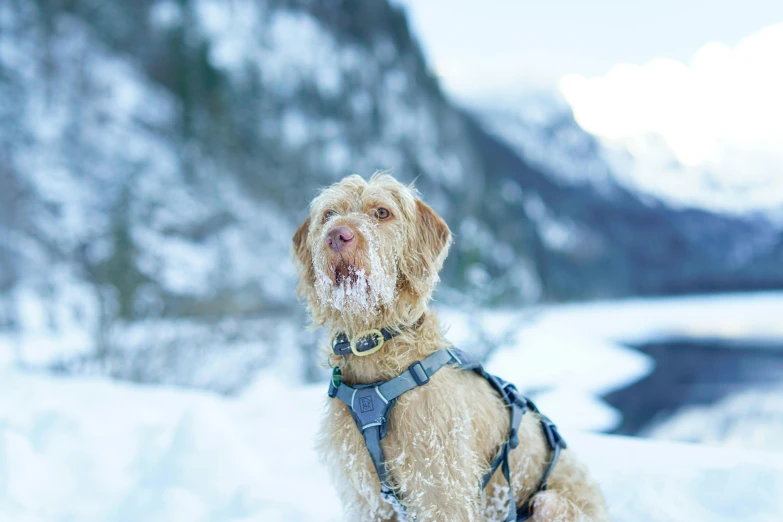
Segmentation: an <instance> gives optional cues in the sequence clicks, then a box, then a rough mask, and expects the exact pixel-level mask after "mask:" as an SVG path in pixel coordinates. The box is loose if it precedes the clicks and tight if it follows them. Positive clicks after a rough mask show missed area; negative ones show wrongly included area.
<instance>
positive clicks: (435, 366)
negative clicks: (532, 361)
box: [329, 329, 566, 522]
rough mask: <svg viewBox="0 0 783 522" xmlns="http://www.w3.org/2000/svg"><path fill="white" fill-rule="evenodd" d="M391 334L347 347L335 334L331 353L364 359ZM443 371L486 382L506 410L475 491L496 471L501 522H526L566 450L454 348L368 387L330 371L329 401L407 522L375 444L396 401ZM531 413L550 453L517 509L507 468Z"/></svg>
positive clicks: (553, 431)
mask: <svg viewBox="0 0 783 522" xmlns="http://www.w3.org/2000/svg"><path fill="white" fill-rule="evenodd" d="M396 334H397V332H394V331H391V330H387V329H381V330H371V331H369V332H364V333H363V334H361V335H360V336H358V337H357V339H356V340H355V341H350V340H349V339H348V338H347V336H346V335H345V334H338V335H337V337H336V338H335V340H334V343H333V345H332V351H333V352H334V353H335V354H336V355H342V356H345V355H346V354H347V353H353V354H355V355H358V356H364V355H368V354H370V353H375V352H376V351H378V350H379V349H380V348H381V346H383V344H384V342H386V341H388V340H389V339H391V338H392V337H393V336H394V335H396ZM446 365H451V366H452V367H453V368H457V369H460V370H464V371H473V372H475V373H477V374H478V375H480V376H481V377H483V378H484V379H486V381H487V382H488V383H489V384H490V385H491V386H492V388H494V389H495V391H497V392H498V394H500V396H501V397H502V398H503V401H504V402H505V403H506V404H507V405H508V407H509V410H510V430H509V435H508V439H507V440H506V442H504V443H503V445H502V446H501V447H500V450H499V451H498V454H497V456H496V457H495V458H494V459H493V460H492V463H491V465H490V469H489V471H488V472H487V473H486V474H485V475H484V477H483V479H482V481H481V489H482V490H483V489H485V488H486V487H487V484H488V483H489V481H490V479H491V478H492V476H493V475H494V474H495V472H496V471H497V470H498V468H501V471H502V473H503V477H504V478H505V479H506V482H507V483H508V487H509V497H510V499H511V501H510V507H509V513H508V516H507V517H506V519H505V522H515V521H516V522H521V521H524V520H528V519H529V518H530V517H531V516H532V514H533V505H532V500H533V497H534V496H535V495H536V494H537V493H540V492H541V491H545V490H546V488H547V478H549V475H550V473H552V470H553V469H554V467H555V464H557V459H558V457H559V456H560V452H561V450H563V449H565V448H566V443H565V441H564V440H563V438H562V437H561V436H560V433H559V432H558V431H557V426H555V425H554V424H553V423H552V421H550V420H549V419H548V418H547V417H545V416H544V415H541V413H540V412H539V411H538V408H536V405H535V404H533V402H532V401H531V400H530V399H528V398H526V397H523V396H522V395H520V394H519V392H518V391H517V388H516V387H515V386H514V385H513V384H511V383H509V382H506V381H504V380H503V379H501V378H499V377H496V376H494V375H491V374H489V373H487V372H486V371H485V370H484V368H483V367H482V366H481V364H480V363H478V362H477V361H475V360H473V359H471V358H470V357H469V356H468V355H467V354H465V353H464V352H462V351H461V350H458V349H456V348H453V347H450V348H448V349H442V350H438V351H437V352H435V353H433V354H431V355H429V356H427V357H426V358H425V359H424V360H422V361H416V362H415V363H413V364H411V365H410V366H409V367H408V369H407V370H406V371H404V372H402V373H401V374H400V375H398V376H397V377H395V378H393V379H390V380H388V381H379V382H375V383H372V384H357V385H355V386H353V387H352V386H348V385H347V384H344V383H343V382H342V371H341V368H342V367H335V368H333V371H332V380H331V381H330V382H329V397H330V398H332V399H335V398H336V399H339V400H340V401H342V402H343V403H345V404H346V405H347V406H348V408H349V409H350V411H351V416H352V417H353V420H354V421H355V422H356V426H357V427H358V428H359V431H361V433H362V435H363V436H364V442H365V444H366V445H367V451H368V452H369V453H370V458H371V459H372V463H373V465H374V466H375V471H376V472H377V473H378V479H379V480H380V482H381V498H382V499H383V500H384V501H386V502H387V503H389V504H390V505H391V506H392V507H393V508H394V510H395V511H396V512H397V513H398V514H399V515H400V516H401V517H402V519H403V520H407V519H408V513H407V510H406V509H405V506H404V505H403V504H402V502H401V501H400V499H399V497H398V496H397V493H396V492H395V491H394V488H393V486H392V484H391V480H390V477H389V472H388V470H387V469H386V461H385V458H384V455H383V449H382V448H381V440H382V439H383V438H384V437H386V433H387V430H388V427H389V413H390V412H391V410H392V408H394V405H395V404H396V401H397V398H398V397H400V396H401V395H402V394H404V393H405V392H408V391H410V390H412V389H414V388H416V387H418V386H424V385H425V384H427V383H428V382H429V381H430V378H431V377H432V375H433V374H435V373H436V372H437V371H438V370H440V369H441V368H443V367H444V366H446ZM528 410H532V411H533V412H535V413H538V414H539V415H540V416H541V427H542V428H543V431H544V437H545V438H546V441H547V444H548V445H549V448H550V450H551V451H552V458H551V460H550V462H549V466H548V467H547V469H546V470H545V471H544V474H543V475H542V476H541V480H540V481H539V486H538V488H537V489H536V490H535V491H534V492H533V493H532V494H531V495H530V497H529V498H528V500H527V502H526V503H525V504H524V505H523V506H522V507H520V508H519V509H517V507H516V503H515V502H514V498H515V496H514V490H513V487H512V485H511V471H510V467H509V454H510V452H511V450H512V449H514V448H516V447H517V446H518V445H519V438H518V436H517V432H518V430H519V425H520V423H521V422H522V416H523V415H524V414H525V413H526V412H527V411H528Z"/></svg>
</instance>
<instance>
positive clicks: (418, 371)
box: [408, 361, 430, 386]
mask: <svg viewBox="0 0 783 522" xmlns="http://www.w3.org/2000/svg"><path fill="white" fill-rule="evenodd" d="M408 371H409V372H410V374H411V377H413V380H414V381H416V384H418V385H419V386H422V385H424V384H427V383H428V382H430V376H429V374H427V370H425V369H424V366H422V364H421V362H420V361H416V362H415V363H413V364H411V365H410V366H408Z"/></svg>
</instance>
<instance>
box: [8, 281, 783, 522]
mask: <svg viewBox="0 0 783 522" xmlns="http://www.w3.org/2000/svg"><path fill="white" fill-rule="evenodd" d="M781 312H783V293H762V294H753V295H742V296H739V295H738V296H711V297H698V298H679V299H661V300H652V301H645V300H627V301H614V302H603V303H592V304H576V305H567V306H551V307H541V308H539V309H531V310H526V311H522V312H520V311H518V310H508V311H484V312H480V313H476V312H471V313H470V314H466V312H463V311H459V310H454V309H444V310H442V312H441V318H442V319H443V320H444V322H445V323H448V324H450V325H451V326H452V328H451V330H450V332H449V337H450V339H452V340H453V341H455V343H456V344H457V345H458V346H460V347H462V348H464V349H469V350H470V349H471V348H472V347H473V346H476V343H477V341H476V338H475V337H474V336H475V335H476V331H475V329H474V328H472V326H471V325H473V324H476V323H479V324H482V325H484V326H486V329H487V332H489V333H486V332H485V334H484V335H485V336H486V335H496V336H497V339H505V342H504V343H503V347H501V348H500V349H499V350H497V351H495V352H492V353H491V354H490V362H489V365H488V367H489V369H490V371H493V372H496V373H498V374H500V375H501V376H503V377H504V378H507V379H509V380H512V381H514V382H516V383H517V384H519V385H520V386H521V387H522V388H523V389H533V388H536V389H539V391H540V393H538V394H537V395H536V400H537V403H538V405H539V406H540V407H541V408H542V410H544V411H545V412H546V413H547V414H549V415H550V416H551V417H552V418H553V419H554V420H555V421H556V422H557V423H558V425H559V426H560V427H561V431H562V432H563V433H564V436H565V438H566V440H567V441H568V443H569V447H570V448H571V449H573V450H574V451H575V452H576V453H577V454H578V455H579V456H580V458H581V459H582V460H583V461H585V462H586V464H587V465H588V467H589V468H590V470H591V473H592V474H593V475H594V476H595V477H596V478H597V479H598V480H599V481H600V482H601V484H602V487H603V488H604V491H605V493H606V495H607V498H608V500H609V503H610V507H611V511H612V514H613V518H614V520H617V521H634V522H637V521H642V522H643V521H648V520H649V521H657V520H661V521H663V520H666V521H680V520H682V521H697V520H709V521H711V522H713V521H724V520H725V521H729V520H731V521H734V520H738V519H739V520H754V521H770V522H771V521H773V520H775V521H776V520H780V519H781V517H783V452H771V451H766V452H762V451H748V450H743V449H739V448H736V447H734V448H727V447H717V446H706V445H693V444H681V443H672V442H661V441H652V440H643V439H634V438H626V437H617V436H607V435H598V434H588V433H585V432H584V430H597V429H606V428H607V427H609V426H612V425H614V424H616V423H617V421H618V420H619V418H618V415H619V414H618V413H617V412H616V411H614V410H612V409H611V408H608V407H607V406H606V405H605V404H603V403H602V402H601V401H600V399H598V397H599V395H600V394H602V393H605V392H606V391H608V390H611V389H616V388H618V387H622V386H624V385H626V384H628V383H629V382H631V381H632V380H634V379H637V378H639V377H641V376H643V375H644V374H645V373H646V372H648V371H650V369H651V366H650V361H649V359H648V358H647V357H646V356H643V355H640V354H638V353H636V352H634V351H632V350H630V349H629V348H626V347H624V346H623V345H622V342H625V341H630V340H635V341H639V340H650V339H655V338H659V337H666V336H688V335H696V336H702V335H705V333H707V331H706V329H707V328H708V327H710V326H712V327H713V328H712V330H710V331H709V333H710V334H711V335H713V336H720V337H723V338H733V337H735V336H743V337H744V336H747V335H749V334H751V333H756V334H758V335H761V336H764V337H765V338H771V337H774V338H780V337H781V336H783V331H782V330H781V329H782V328H783V327H782V326H781V324H780V321H779V317H781V315H780V314H781ZM466 316H469V317H466ZM728 318H731V321H728ZM721 325H724V326H725V328H720V326H721ZM177 337H179V336H177ZM485 340H486V339H485ZM493 340H495V339H494V338H493V339H490V341H493ZM7 348H8V345H6V344H0V353H2V351H3V350H5V349H7ZM289 362H290V361H289ZM270 368H277V370H276V371H275V370H272V369H269V370H267V371H266V372H265V373H262V374H260V375H259V376H257V378H256V380H255V382H254V384H253V385H251V386H250V387H248V388H246V389H245V391H244V392H243V393H242V394H241V395H239V396H237V397H225V396H220V395H217V394H214V393H210V392H205V391H192V390H185V389H181V388H174V387H163V386H141V385H131V384H126V383H120V382H114V381H110V380H107V379H104V378H88V377H80V378H61V377H53V376H51V375H47V374H35V373H30V372H24V371H22V370H19V369H16V368H15V367H12V366H9V365H6V366H0V520H4V521H6V520H7V521H9V522H21V521H25V522H65V521H71V520H78V521H80V522H92V521H96V522H97V521H100V522H119V521H140V520H144V521H145V522H146V521H166V522H178V521H183V522H207V521H214V522H224V521H233V522H240V521H241V522H252V521H257V522H260V521H264V522H269V521H272V522H277V521H285V522H298V521H304V520H307V521H308V522H332V521H336V520H339V519H340V506H339V503H338V501H337V500H336V497H335V495H334V494H333V489H332V486H331V485H330V484H329V480H328V477H327V473H326V470H325V469H324V467H323V466H321V464H320V463H319V462H318V459H317V456H316V454H315V452H314V450H313V441H314V438H315V436H316V433H317V429H318V424H319V420H320V416H321V413H322V407H323V405H324V402H325V401H326V400H327V398H326V395H325V391H326V387H325V383H321V384H317V385H299V384H297V383H298V382H300V379H298V378H293V377H292V378H285V379H283V378H281V376H286V377H288V376H290V375H293V372H291V371H290V368H287V369H283V368H285V364H277V365H272V366H270ZM772 407H773V406H771V405H770V408H772ZM774 407H776V408H777V407H779V406H774ZM735 408H736V406H735ZM767 410H769V408H767ZM705 422H706V421H705ZM778 433H779V432H778ZM41 499H46V501H45V502H41Z"/></svg>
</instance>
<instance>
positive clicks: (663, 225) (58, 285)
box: [0, 0, 783, 391]
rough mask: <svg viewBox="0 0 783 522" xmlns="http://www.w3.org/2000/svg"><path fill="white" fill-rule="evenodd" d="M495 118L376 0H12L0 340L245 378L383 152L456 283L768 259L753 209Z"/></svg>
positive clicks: (624, 284) (732, 265) (742, 266)
mask: <svg viewBox="0 0 783 522" xmlns="http://www.w3.org/2000/svg"><path fill="white" fill-rule="evenodd" d="M485 127H486V122H483V121H482V122H479V121H477V120H476V119H474V118H473V117H472V116H470V115H467V114H465V113H463V112H462V111H461V110H460V109H459V108H456V107H455V106H453V105H452V104H451V103H450V102H449V101H448V100H447V99H445V98H444V96H443V95H442V93H441V91H440V89H439V87H438V84H437V82H436V81H435V79H433V77H432V76H431V75H430V73H429V72H428V69H427V66H426V64H425V62H424V60H423V58H422V55H421V53H420V51H419V48H418V46H417V44H416V42H415V40H414V38H412V36H411V35H410V34H409V30H408V25H407V22H406V20H405V17H404V15H403V13H402V12H401V11H400V10H399V9H397V8H395V7H393V6H391V5H389V4H387V3H386V2H361V1H348V0H343V1H340V0H334V1H326V0H324V1H319V2H311V1H304V0H301V1H295V0H235V1H232V2H225V1H221V0H178V1H174V0H156V1H153V0H139V1H134V2H122V1H119V0H117V1H108V2H100V3H98V4H95V3H94V2H90V1H86V0H62V1H54V0H50V1H47V0H37V1H28V2H23V1H11V2H4V3H3V4H2V5H1V6H0V330H2V332H3V333H2V337H1V338H2V341H0V348H2V349H4V352H5V355H0V358H3V357H4V358H6V359H12V360H16V361H18V362H22V363H26V364H33V365H37V364H47V365H52V364H54V366H55V367H56V368H59V369H61V370H63V371H95V372H100V373H108V374H111V375H116V376H120V377H124V378H130V379H135V380H142V381H155V382H172V383H178V384H188V385H194V386H206V387H211V388H215V389H219V390H222V391H232V390H234V389H236V388H237V387H239V386H241V385H242V384H243V383H244V382H246V381H247V379H249V378H250V376H251V375H252V374H253V373H254V372H255V371H257V369H258V368H260V367H263V366H265V365H267V364H269V362H270V361H271V360H273V359H274V358H275V357H278V352H279V349H278V348H277V345H278V343H279V341H280V339H284V338H285V339H299V338H300V336H302V335H305V336H306V335H307V334H301V333H299V324H298V323H297V322H296V321H290V320H288V318H290V316H291V314H292V313H294V312H293V311H294V310H297V309H298V307H297V306H296V304H295V301H294V295H293V292H294V283H295V281H294V272H293V269H292V267H291V265H290V263H289V260H288V259H289V258H288V249H289V241H290V237H291V234H292V232H293V230H294V228H295V227H296V225H297V224H298V223H299V222H300V221H301V220H302V219H303V218H304V216H305V214H306V205H307V202H308V201H309V200H310V199H311V198H312V197H313V195H314V194H315V193H316V191H317V189H318V187H320V186H323V185H326V184H328V183H331V182H333V181H335V180H337V179H339V178H340V177H342V176H343V175H345V174H349V173H360V174H364V175H369V174H371V173H372V172H374V171H376V170H382V169H394V171H395V172H396V173H397V175H398V176H399V177H400V178H402V179H404V180H413V179H416V184H417V186H418V187H419V189H420V190H421V191H422V192H423V194H424V195H425V197H426V199H427V200H428V201H429V202H431V203H432V204H433V206H434V207H435V208H436V209H437V210H438V211H439V212H441V213H442V214H443V215H444V217H446V219H447V220H448V221H449V223H450V224H451V226H452V228H453V229H454V231H455V233H456V235H457V243H456V246H455V249H454V250H453V254H452V255H451V256H450V259H449V262H448V264H447V266H446V269H445V272H444V275H443V281H444V283H445V285H446V286H447V287H448V288H449V289H450V290H449V291H448V293H446V294H444V295H445V296H447V298H448V299H453V300H457V299H459V298H464V297H465V296H467V298H468V299H469V300H472V301H478V302H481V303H497V302H506V303H523V302H531V301H536V300H540V299H568V298H583V297H594V296H612V295H628V294H634V293H656V292H663V291H674V290H691V289H693V290H699V289H700V288H699V287H698V285H697V287H696V288H688V287H687V285H689V284H692V281H693V280H694V279H693V278H692V277H691V276H692V275H697V276H698V275H703V274H710V277H712V279H710V281H712V280H714V281H718V282H719V283H720V284H717V283H716V285H715V286H716V287H720V286H725V287H726V288H728V287H731V286H732V285H735V286H738V287H739V286H742V285H744V284H745V283H746V280H745V279H742V278H741V277H740V278H736V277H735V275H737V274H739V275H743V274H744V276H747V277H750V275H752V274H757V273H760V272H756V271H755V268H754V267H757V266H759V265H758V263H759V262H762V263H766V265H764V266H766V267H771V266H777V265H774V263H775V262H777V261H779V260H780V256H781V254H780V244H781V241H780V236H776V235H775V233H774V231H771V230H768V229H767V228H765V225H764V224H763V223H761V222H758V223H755V224H752V223H748V222H740V221H737V220H729V219H727V218H722V217H719V216H713V215H708V214H706V213H697V214H695V213H687V212H675V211H671V210H669V209H667V208H665V207H663V206H661V205H659V204H657V203H652V204H644V203H642V202H641V201H640V200H639V198H637V197H636V196H633V195H631V194H629V193H627V192H625V191H623V190H621V189H619V188H617V187H616V186H614V185H613V184H612V183H611V182H607V183H608V185H605V186H603V187H602V188H600V189H597V188H596V187H595V186H592V185H583V184H573V183H568V182H564V181H563V179H560V178H558V177H557V176H553V175H552V174H551V173H547V172H546V169H545V168H542V167H541V166H540V165H539V164H537V163H536V162H535V161H532V162H531V161H529V160H528V159H527V158H526V156H525V154H526V153H525V150H524V148H523V149H519V148H516V149H514V148H512V147H510V146H509V145H507V144H506V141H507V140H506V139H504V138H503V137H502V136H501V135H498V134H494V135H493V134H488V133H487V132H486V131H485ZM529 151H530V149H529V148H528V152H529ZM531 154H532V153H531ZM531 165H534V166H531ZM577 168H578V165H577ZM746 236H747V237H749V238H751V242H747V241H744V238H745V237H746ZM738 239H743V242H742V244H743V245H750V247H747V248H746V250H747V251H746V252H744V253H743V252H739V251H738V249H737V248H735V247H731V248H730V249H729V250H728V255H727V254H726V252H725V251H724V249H723V248H721V247H720V246H719V245H722V244H725V241H735V240H738ZM651 243H652V244H653V248H650V246H651ZM775 248H777V251H775V250H774V249H775ZM770 252H773V253H770ZM774 252H777V253H774ZM738 256H739V257H738ZM765 256H766V257H765ZM775 256H777V257H775ZM724 257H728V259H722V258H724ZM759 259H762V261H759ZM683 260H685V261H683ZM704 267H706V268H704ZM748 267H751V268H748ZM766 274H767V275H769V274H771V272H769V271H767V272H766ZM744 276H743V277H744ZM775 277H777V278H778V279H775ZM775 277H773V276H772V275H769V277H768V278H767V279H763V278H761V279H758V282H759V286H769V285H775V284H777V285H783V281H781V280H780V278H781V276H780V275H779V274H778V275H777V276H775ZM754 281H755V280H754ZM735 282H736V284H735ZM724 283H725V284H724ZM297 313H298V312H297ZM301 322H303V321H300V323H301ZM306 340H307V338H305V341H306ZM287 344H288V345H306V342H298V341H297V342H294V343H292V342H288V343H287ZM298 357H304V356H303V355H300V356H298ZM53 361H54V363H53Z"/></svg>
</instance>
